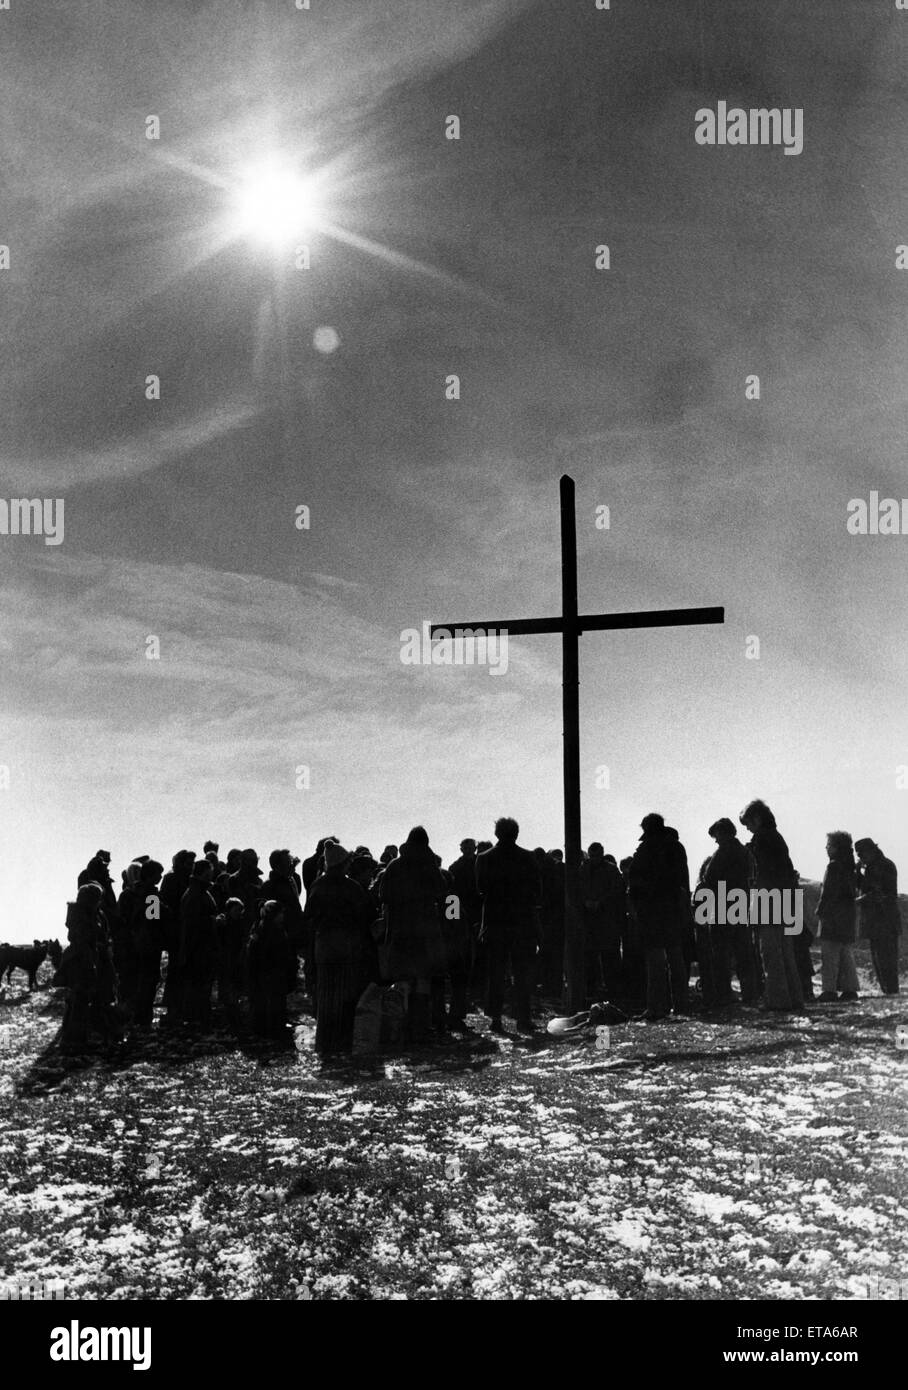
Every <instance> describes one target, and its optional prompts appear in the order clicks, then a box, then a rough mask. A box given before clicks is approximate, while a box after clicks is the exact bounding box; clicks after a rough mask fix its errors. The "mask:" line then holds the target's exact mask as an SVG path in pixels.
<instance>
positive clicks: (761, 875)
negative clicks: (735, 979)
mask: <svg viewBox="0 0 908 1390" xmlns="http://www.w3.org/2000/svg"><path fill="white" fill-rule="evenodd" d="M738 819H739V821H740V822H741V824H742V825H743V826H744V828H745V830H749V831H750V835H751V838H750V840H749V842H748V844H747V851H748V853H749V855H750V887H751V889H755V888H756V889H759V888H768V889H774V888H777V889H779V890H780V891H782V892H784V891H785V890H786V889H789V890H791V889H797V886H798V881H797V874H796V873H795V871H794V865H793V864H792V862H791V857H790V855H789V853H788V846H787V844H786V843H785V841H784V840H783V838H782V836H781V835H780V834H779V830H778V828H777V826H776V818H775V816H774V815H773V813H772V811H771V810H770V809H769V807H768V806H767V805H766V803H765V802H764V801H751V802H749V804H748V805H747V806H745V808H744V810H743V811H742V812H741V814H740V816H739V817H738ZM757 932H758V936H759V940H760V955H761V957H762V960H763V973H764V977H765V978H764V987H763V1002H762V1005H761V1007H762V1008H763V1009H767V1010H770V1011H772V1012H782V1013H792V1012H795V1013H798V1012H800V1011H801V1010H802V1009H803V1007H804V996H803V993H802V990H801V978H800V972H799V970H798V962H797V959H796V956H795V950H794V944H793V942H792V938H791V937H790V936H789V935H788V933H787V932H786V931H785V927H784V924H783V923H782V922H781V921H779V922H768V923H767V922H761V923H760V924H759V926H758V928H757Z"/></svg>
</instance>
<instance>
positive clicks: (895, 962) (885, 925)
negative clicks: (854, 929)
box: [854, 839, 902, 994]
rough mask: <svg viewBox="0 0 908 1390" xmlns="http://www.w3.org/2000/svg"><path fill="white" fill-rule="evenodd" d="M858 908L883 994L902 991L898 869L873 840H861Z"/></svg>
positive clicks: (859, 842)
mask: <svg viewBox="0 0 908 1390" xmlns="http://www.w3.org/2000/svg"><path fill="white" fill-rule="evenodd" d="M854 849H855V853H856V854H857V857H858V877H857V888H858V899H857V901H858V905H859V907H860V910H861V935H862V936H863V937H866V938H867V940H868V941H869V942H870V958H871V960H872V961H873V968H874V971H875V972H876V977H877V980H878V981H879V986H880V989H881V990H882V991H883V993H884V994H898V992H899V932H900V931H901V927H902V919H901V915H900V913H899V889H898V870H897V869H896V867H895V865H894V864H893V862H892V860H891V859H887V858H886V856H885V854H884V853H883V851H882V850H881V849H880V847H879V845H878V844H875V843H874V841H873V840H870V839H863V840H858V842H857V844H856V845H855V847H854Z"/></svg>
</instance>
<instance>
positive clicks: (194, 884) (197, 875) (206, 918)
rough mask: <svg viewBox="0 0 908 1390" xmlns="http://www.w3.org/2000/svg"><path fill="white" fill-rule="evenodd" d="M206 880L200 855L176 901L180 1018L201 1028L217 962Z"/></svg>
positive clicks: (205, 1021) (208, 1014) (208, 1008)
mask: <svg viewBox="0 0 908 1390" xmlns="http://www.w3.org/2000/svg"><path fill="white" fill-rule="evenodd" d="M210 882H211V864H210V863H209V862H208V860H207V859H200V860H198V862H197V863H196V864H194V865H193V869H192V877H191V878H190V880H189V886H188V887H187V889H186V892H185V893H184V894H183V897H182V900H181V902H180V968H181V972H182V977H183V1009H182V1019H183V1022H184V1023H190V1024H193V1025H198V1026H200V1027H202V1028H207V1027H208V1026H209V1024H210V1023H211V990H212V987H213V985H214V977H215V974H216V973H217V962H218V947H217V930H216V928H215V924H214V919H215V916H216V914H217V904H216V903H215V901H214V898H213V897H212V896H211V893H210V892H209V884H210Z"/></svg>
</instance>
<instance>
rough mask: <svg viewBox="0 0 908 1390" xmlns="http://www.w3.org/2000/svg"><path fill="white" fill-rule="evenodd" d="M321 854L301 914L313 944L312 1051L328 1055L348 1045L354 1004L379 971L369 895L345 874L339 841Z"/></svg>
mask: <svg viewBox="0 0 908 1390" xmlns="http://www.w3.org/2000/svg"><path fill="white" fill-rule="evenodd" d="M324 854H325V872H324V873H323V874H321V875H320V877H319V878H317V879H316V880H315V882H314V883H313V884H312V888H311V889H310V892H309V896H308V898H307V899H306V909H305V914H304V916H305V921H306V926H307V929H308V933H309V935H310V937H311V940H312V942H313V948H314V964H315V1021H316V1027H315V1050H316V1052H318V1053H319V1054H320V1055H321V1056H329V1055H330V1054H332V1053H335V1052H348V1051H349V1050H350V1048H351V1047H352V1045H353V1020H354V1017H355V1014H356V1004H357V1001H358V999H359V997H360V995H361V994H362V992H363V990H364V989H365V987H366V985H367V984H368V983H369V981H370V979H375V978H376V975H377V971H376V968H375V959H374V946H373V942H372V938H371V936H370V934H369V926H370V924H371V922H372V918H373V915H374V910H373V908H372V905H371V903H370V900H369V895H368V893H367V892H366V890H365V889H364V888H363V886H362V884H360V883H357V882H356V881H355V880H354V879H352V878H350V876H349V875H348V873H347V872H346V870H347V863H348V860H349V855H348V853H347V851H346V850H345V849H344V847H343V845H340V844H338V843H337V842H336V841H335V840H328V841H326V843H325V846H324Z"/></svg>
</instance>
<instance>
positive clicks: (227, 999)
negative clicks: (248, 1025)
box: [214, 898, 249, 1032]
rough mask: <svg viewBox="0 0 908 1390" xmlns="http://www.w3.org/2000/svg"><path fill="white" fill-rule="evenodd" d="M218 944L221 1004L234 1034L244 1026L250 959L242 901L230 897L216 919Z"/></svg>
mask: <svg viewBox="0 0 908 1390" xmlns="http://www.w3.org/2000/svg"><path fill="white" fill-rule="evenodd" d="M214 925H215V934H216V936H217V943H218V968H217V982H218V1005H219V1007H220V1009H221V1011H222V1013H223V1015H224V1021H225V1022H226V1024H227V1026H228V1027H229V1028H231V1029H232V1030H233V1031H234V1032H237V1031H238V1030H239V1027H240V995H241V994H242V991H243V970H244V963H245V960H246V942H247V937H248V935H249V932H248V930H247V927H246V908H245V905H244V903H243V900H242V898H228V899H227V901H226V903H225V904H224V910H223V911H222V912H219V913H218V915H217V916H216V917H215V919H214Z"/></svg>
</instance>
